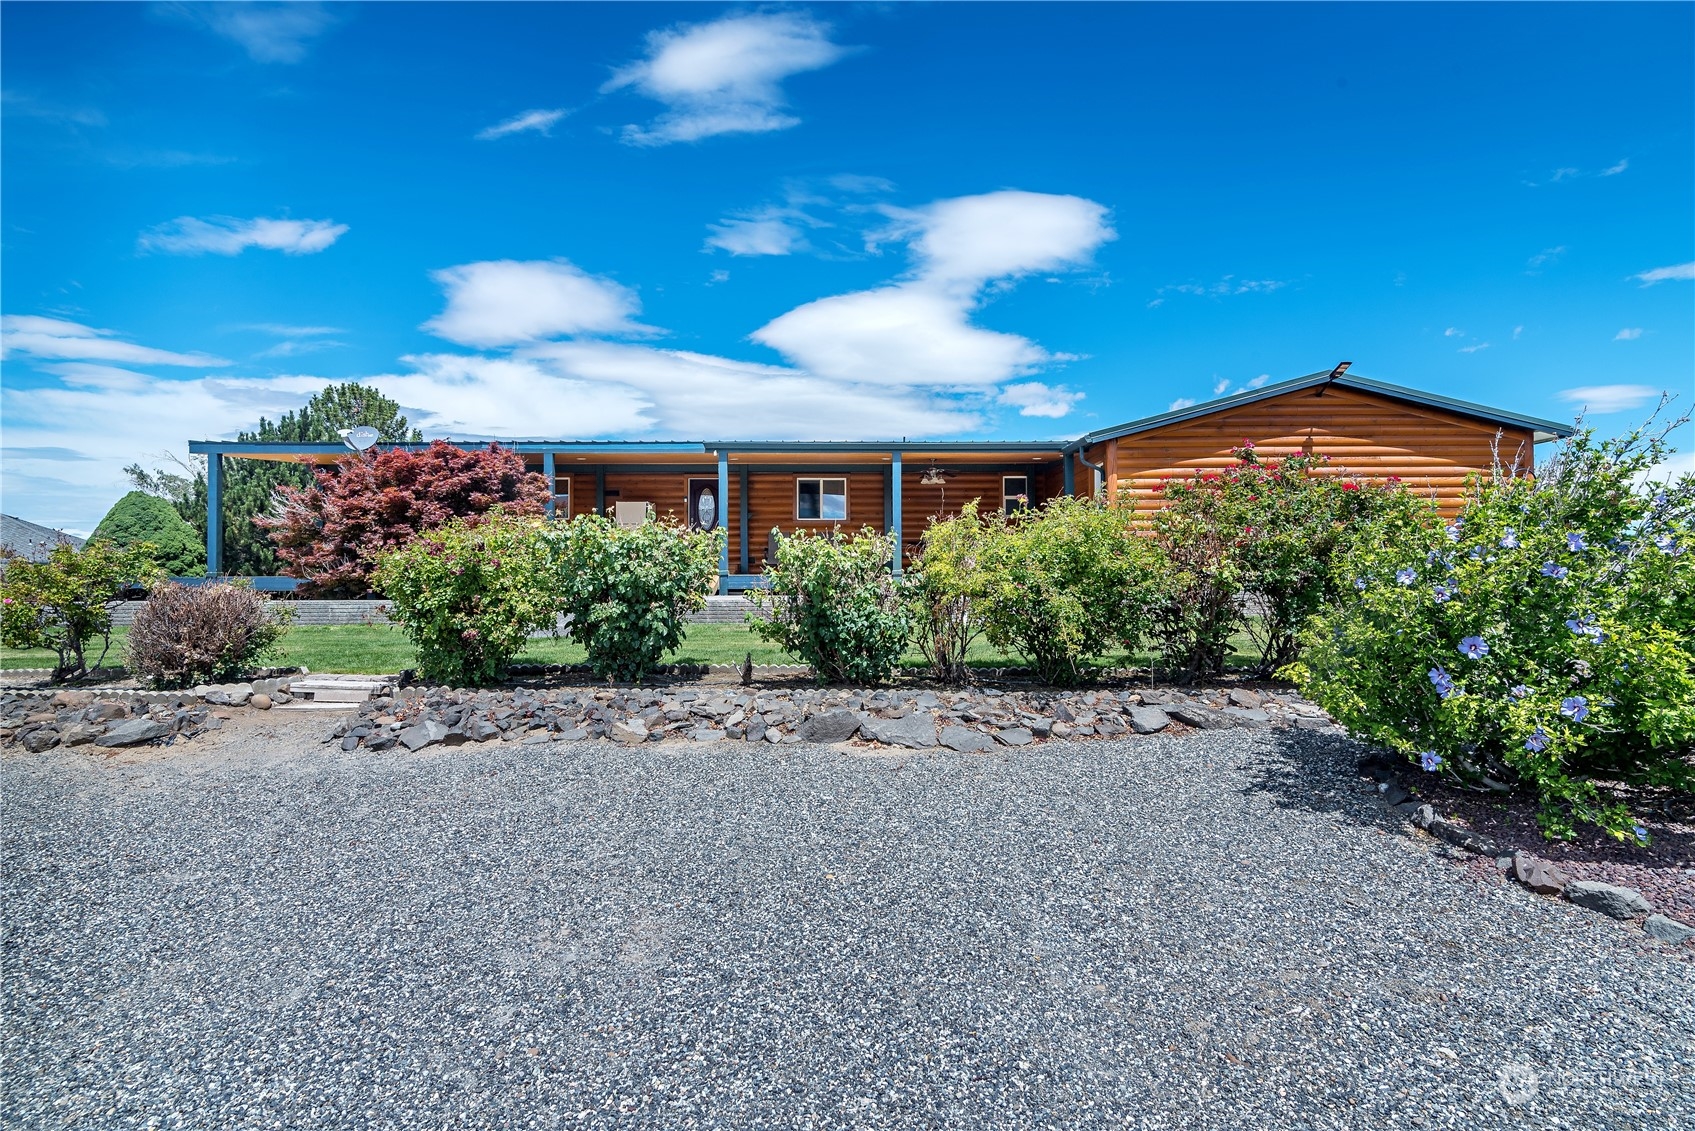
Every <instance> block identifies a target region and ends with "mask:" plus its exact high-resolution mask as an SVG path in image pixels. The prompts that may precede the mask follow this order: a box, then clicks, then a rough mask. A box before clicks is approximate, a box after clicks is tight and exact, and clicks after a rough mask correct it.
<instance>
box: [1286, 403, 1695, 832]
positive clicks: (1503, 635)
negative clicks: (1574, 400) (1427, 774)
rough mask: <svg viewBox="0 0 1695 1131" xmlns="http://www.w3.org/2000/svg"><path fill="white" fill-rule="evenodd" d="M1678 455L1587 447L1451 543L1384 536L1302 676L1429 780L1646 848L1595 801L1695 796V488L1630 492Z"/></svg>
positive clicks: (1471, 519)
mask: <svg viewBox="0 0 1695 1131" xmlns="http://www.w3.org/2000/svg"><path fill="white" fill-rule="evenodd" d="M1663 455H1664V448H1663V445H1662V443H1661V440H1660V438H1650V439H1644V435H1643V433H1642V432H1641V431H1640V430H1639V431H1638V432H1636V433H1632V434H1630V435H1628V436H1625V437H1623V438H1621V439H1618V440H1613V441H1608V442H1605V443H1597V442H1596V441H1595V440H1594V438H1593V436H1592V435H1591V433H1590V432H1588V431H1580V432H1579V433H1578V434H1577V435H1576V436H1574V437H1573V438H1572V439H1571V440H1569V441H1567V442H1565V443H1564V444H1563V445H1562V448H1561V450H1560V452H1559V454H1558V455H1557V456H1556V457H1555V459H1554V460H1553V461H1552V462H1551V463H1550V464H1548V465H1547V466H1545V467H1544V468H1542V469H1541V470H1540V471H1539V473H1538V475H1537V478H1536V479H1535V480H1528V479H1513V478H1508V477H1504V476H1500V475H1496V476H1492V477H1487V478H1481V479H1480V480H1479V481H1478V482H1477V483H1476V484H1475V486H1474V494H1473V497H1472V498H1471V499H1470V501H1469V502H1468V505H1467V506H1466V508H1465V510H1464V511H1463V512H1462V514H1461V516H1460V517H1459V519H1458V520H1457V521H1455V522H1454V523H1452V524H1450V525H1448V526H1447V527H1446V528H1443V527H1440V526H1438V527H1436V528H1434V529H1432V528H1431V527H1429V526H1426V525H1422V524H1416V523H1407V522H1404V521H1385V522H1382V523H1378V524H1375V526H1374V527H1373V529H1372V530H1370V531H1369V532H1368V535H1369V536H1368V537H1366V538H1364V539H1362V541H1361V544H1360V545H1359V547H1358V548H1357V549H1356V550H1355V552H1354V553H1353V554H1352V555H1350V558H1349V561H1348V567H1349V570H1350V571H1351V572H1352V573H1353V575H1354V577H1353V582H1352V584H1353V587H1354V589H1355V590H1356V592H1354V593H1353V594H1351V597H1350V599H1349V600H1347V601H1346V602H1345V603H1343V604H1341V605H1339V606H1337V607H1336V608H1334V609H1332V610H1330V611H1327V612H1323V613H1321V614H1319V615H1318V616H1316V617H1314V618H1313V620H1312V623H1311V625H1310V627H1309V628H1308V630H1307V632H1306V636H1305V643H1306V652H1305V654H1304V657H1303V659H1302V661H1301V662H1299V663H1297V664H1295V665H1293V666H1292V667H1291V669H1289V670H1290V674H1291V675H1293V676H1294V677H1295V678H1296V679H1297V681H1298V682H1299V683H1300V685H1301V688H1302V690H1303V691H1304V692H1305V693H1306V694H1308V695H1310V696H1311V697H1312V698H1313V699H1314V700H1316V701H1317V702H1318V703H1320V704H1321V705H1322V706H1324V708H1325V709H1326V710H1328V711H1329V712H1330V713H1331V714H1332V715H1334V716H1335V717H1336V719H1337V720H1338V721H1340V722H1341V723H1342V724H1343V725H1345V726H1346V727H1347V728H1348V729H1349V730H1350V731H1352V732H1353V733H1354V734H1356V735H1359V736H1361V737H1363V738H1367V739H1370V740H1372V741H1375V742H1378V743H1381V744H1383V745H1385V746H1388V747H1390V748H1391V749H1394V750H1397V751H1401V752H1403V753H1405V754H1406V755H1407V756H1408V757H1410V758H1412V759H1414V760H1416V761H1418V762H1419V763H1420V764H1421V765H1423V767H1424V768H1425V769H1427V770H1431V771H1432V772H1438V773H1443V774H1448V775H1452V776H1453V777H1455V778H1457V779H1459V780H1460V781H1462V782H1464V783H1466V784H1469V785H1474V786H1479V787H1485V788H1497V789H1505V788H1510V787H1513V786H1519V787H1523V788H1526V789H1529V790H1532V791H1534V792H1535V794H1536V795H1537V796H1538V797H1539V798H1540V800H1541V802H1542V812H1541V822H1542V827H1543V830H1544V832H1545V833H1546V834H1547V835H1549V836H1552V837H1569V836H1572V835H1573V834H1574V831H1575V823H1576V822H1580V821H1581V822H1588V823H1592V824H1595V825H1598V826H1600V827H1601V828H1603V829H1605V830H1606V831H1608V832H1609V833H1612V834H1613V835H1615V836H1618V837H1621V838H1624V837H1635V838H1636V839H1639V840H1641V839H1645V837H1646V834H1645V833H1644V832H1643V831H1642V829H1641V827H1640V826H1639V825H1637V824H1636V823H1635V822H1634V820H1633V819H1632V817H1631V814H1630V812H1629V809H1628V807H1627V806H1626V805H1625V804H1623V803H1622V802H1621V801H1619V800H1618V799H1617V797H1616V795H1614V794H1612V793H1610V792H1609V791H1607V790H1604V789H1603V788H1602V787H1601V785H1600V784H1599V783H1602V782H1626V783H1631V784H1633V785H1641V786H1670V787H1674V788H1680V789H1689V788H1691V787H1692V786H1695V768H1692V763H1691V752H1692V748H1695V553H1691V552H1690V551H1691V550H1692V549H1695V478H1691V477H1687V476H1686V477H1685V478H1684V479H1683V480H1682V482H1681V483H1679V484H1676V485H1670V486H1666V487H1663V488H1638V487H1635V486H1633V483H1634V482H1636V481H1637V480H1638V478H1639V477H1640V476H1641V475H1642V473H1643V472H1644V471H1645V470H1646V469H1647V468H1648V467H1650V466H1652V465H1653V464H1654V463H1657V462H1659V460H1660V459H1661V458H1662V457H1663Z"/></svg>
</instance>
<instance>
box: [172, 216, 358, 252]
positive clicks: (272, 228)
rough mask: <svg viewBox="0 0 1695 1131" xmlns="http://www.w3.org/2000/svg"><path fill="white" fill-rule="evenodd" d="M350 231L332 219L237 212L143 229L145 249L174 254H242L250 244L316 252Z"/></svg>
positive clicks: (281, 250)
mask: <svg viewBox="0 0 1695 1131" xmlns="http://www.w3.org/2000/svg"><path fill="white" fill-rule="evenodd" d="M346 232H347V225H346V224H337V223H335V222H334V221H332V220H271V219H266V218H265V217H256V218H254V219H252V220H238V219H236V218H235V217H233V216H214V217H212V218H211V219H210V220H199V219H196V218H195V217H193V216H179V217H177V218H176V219H175V220H172V221H170V222H169V223H166V224H160V225H159V226H158V227H156V228H152V229H150V230H148V231H145V232H143V233H141V240H140V247H141V250H142V251H162V252H167V253H169V254H172V255H201V254H204V253H206V252H211V253H212V254H213V255H240V254H241V253H242V252H243V251H245V250H247V249H248V248H250V247H257V248H263V249H265V250H267V251H280V252H282V253H284V254H285V255H314V254H316V253H318V252H320V251H323V250H324V249H325V248H327V247H329V246H330V245H331V244H333V243H335V241H336V240H338V239H340V238H341V237H342V236H343V235H344V234H346Z"/></svg>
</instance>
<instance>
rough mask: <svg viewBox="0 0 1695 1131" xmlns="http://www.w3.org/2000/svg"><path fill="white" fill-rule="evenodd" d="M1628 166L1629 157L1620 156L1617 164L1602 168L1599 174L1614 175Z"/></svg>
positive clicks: (1604, 175)
mask: <svg viewBox="0 0 1695 1131" xmlns="http://www.w3.org/2000/svg"><path fill="white" fill-rule="evenodd" d="M1628 168H1630V158H1628V157H1624V158H1620V159H1619V163H1618V164H1617V165H1612V166H1609V167H1608V168H1605V169H1602V170H1601V175H1602V176H1603V177H1616V176H1618V175H1619V174H1620V173H1622V172H1624V171H1625V170H1626V169H1628Z"/></svg>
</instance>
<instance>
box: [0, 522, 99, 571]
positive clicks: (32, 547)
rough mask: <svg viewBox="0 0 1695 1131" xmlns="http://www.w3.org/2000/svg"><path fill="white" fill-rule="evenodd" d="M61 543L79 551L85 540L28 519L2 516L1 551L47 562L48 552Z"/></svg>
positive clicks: (0, 523) (0, 530)
mask: <svg viewBox="0 0 1695 1131" xmlns="http://www.w3.org/2000/svg"><path fill="white" fill-rule="evenodd" d="M61 542H68V543H70V544H71V545H72V546H75V547H76V548H77V549H79V550H80V549H82V543H83V540H82V539H81V538H78V537H77V536H76V535H75V534H66V533H65V532H64V531H63V530H54V529H53V528H52V527H48V526H42V525H41V524H40V523H38V522H30V521H29V520H28V519H23V518H15V517H13V516H12V515H9V514H0V549H5V550H9V551H11V552H12V553H14V554H16V555H18V556H19V557H21V558H26V559H28V560H29V561H32V562H39V561H44V560H46V558H47V551H49V550H51V549H52V548H53V547H54V546H57V545H59V544H60V543H61Z"/></svg>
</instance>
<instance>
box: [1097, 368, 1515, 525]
mask: <svg viewBox="0 0 1695 1131" xmlns="http://www.w3.org/2000/svg"><path fill="white" fill-rule="evenodd" d="M1497 436H1498V437H1499V449H1498V450H1499V456H1500V460H1501V462H1502V463H1503V464H1506V465H1508V466H1512V465H1513V464H1514V463H1515V461H1516V463H1517V464H1518V466H1519V467H1520V468H1521V469H1523V470H1528V469H1529V467H1530V465H1531V464H1532V463H1533V462H1534V440H1533V436H1532V434H1531V432H1530V431H1529V430H1527V429H1510V428H1509V429H1497V428H1496V427H1495V426H1493V425H1489V424H1484V423H1481V422H1479V421H1475V420H1471V419H1468V418H1466V417H1463V416H1459V415H1457V414H1455V413H1449V412H1444V411H1442V410H1439V409H1432V408H1425V407H1423V406H1418V405H1409V404H1405V403H1403V402H1400V401H1394V400H1390V399H1388V398H1387V397H1380V396H1376V395H1373V394H1370V393H1365V392H1361V391H1358V390H1354V389H1339V388H1336V387H1334V386H1333V387H1331V388H1330V389H1329V390H1328V391H1326V392H1325V394H1324V395H1323V396H1322V397H1320V396H1318V395H1317V393H1316V392H1315V391H1314V390H1311V389H1303V390H1298V391H1296V392H1291V393H1288V394H1285V395H1283V396H1280V397H1274V398H1272V399H1270V400H1265V401H1259V402H1256V403H1254V404H1247V405H1243V406H1241V407H1240V408H1237V409H1234V410H1231V411H1228V412H1222V413H1215V414H1212V415H1209V416H1203V417H1199V418H1197V419H1195V420H1188V421H1183V422H1181V423H1177V424H1170V425H1167V426H1165V427H1163V428H1156V429H1153V430H1151V431H1148V432H1139V433H1135V434H1133V435H1129V436H1122V437H1119V438H1118V439H1116V440H1112V441H1108V443H1107V445H1105V447H1107V448H1110V449H1115V450H1113V451H1110V452H1109V453H1108V461H1109V466H1111V467H1112V468H1113V469H1114V471H1115V473H1116V474H1115V475H1114V476H1113V480H1112V483H1113V487H1114V492H1113V493H1114V494H1115V495H1116V496H1117V498H1118V499H1119V500H1120V501H1122V502H1125V503H1128V504H1131V505H1133V506H1135V508H1136V509H1137V510H1138V511H1144V512H1147V511H1152V510H1157V509H1158V508H1159V507H1160V506H1161V505H1162V503H1161V500H1160V494H1159V489H1160V484H1161V482H1162V481H1164V480H1166V479H1173V478H1187V477H1188V476H1190V475H1193V474H1194V473H1195V472H1196V471H1200V470H1213V469H1221V468H1226V467H1229V466H1231V465H1232V464H1233V463H1234V460H1233V458H1232V457H1231V454H1230V451H1231V449H1232V448H1233V447H1237V446H1239V445H1240V444H1241V443H1242V441H1243V440H1247V439H1251V440H1253V441H1254V444H1255V447H1256V449H1257V450H1258V452H1259V453H1260V455H1262V456H1265V457H1277V456H1284V455H1291V454H1293V453H1295V452H1298V451H1308V452H1313V453H1315V454H1317V455H1321V456H1325V455H1327V456H1329V457H1330V459H1331V463H1330V464H1329V466H1327V467H1325V468H1323V469H1322V470H1321V474H1330V475H1344V474H1354V475H1357V476H1359V477H1360V478H1362V479H1368V480H1375V481H1378V482H1381V481H1384V480H1386V479H1388V478H1389V477H1390V476H1398V477H1399V478H1400V479H1401V480H1402V482H1404V483H1405V484H1406V485H1407V486H1408V487H1409V488H1411V489H1413V490H1415V491H1418V492H1421V493H1428V494H1430V495H1432V496H1433V497H1434V498H1435V499H1436V501H1437V505H1438V506H1439V507H1440V508H1441V510H1442V512H1443V513H1444V514H1445V515H1448V516H1450V517H1451V516H1453V515H1455V514H1458V513H1459V510H1460V508H1461V506H1462V505H1463V499H1464V492H1465V482H1466V477H1467V476H1468V475H1469V474H1471V473H1472V472H1474V471H1487V470H1488V469H1489V467H1490V465H1491V463H1492V461H1493V459H1494V458H1495V452H1496V450H1497V449H1496V441H1497ZM1097 451H1098V449H1097ZM1095 457H1096V452H1091V458H1095ZM1079 490H1080V491H1081V485H1079Z"/></svg>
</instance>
